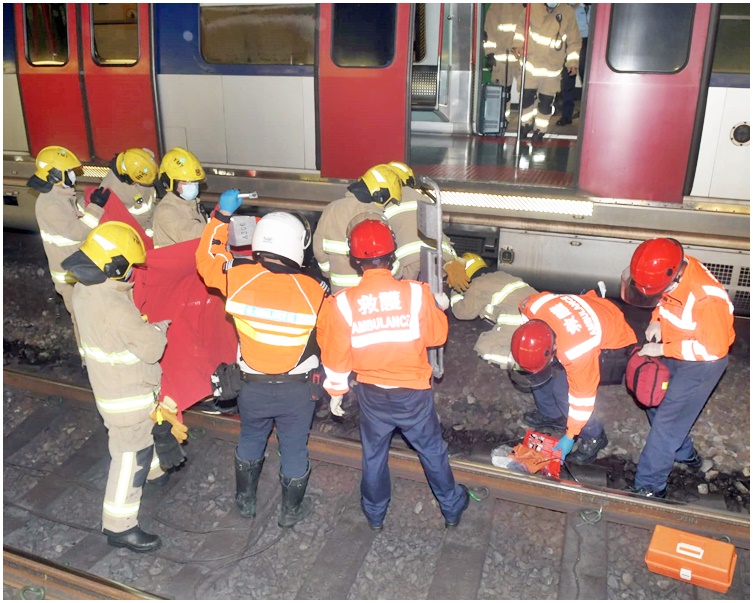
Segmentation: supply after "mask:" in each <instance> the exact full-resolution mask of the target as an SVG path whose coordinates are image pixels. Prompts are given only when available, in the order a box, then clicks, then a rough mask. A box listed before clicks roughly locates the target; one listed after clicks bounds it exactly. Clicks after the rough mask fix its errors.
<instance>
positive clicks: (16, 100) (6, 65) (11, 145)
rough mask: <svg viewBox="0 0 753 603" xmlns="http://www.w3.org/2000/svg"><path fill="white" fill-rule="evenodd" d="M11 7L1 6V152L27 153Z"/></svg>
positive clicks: (10, 5) (27, 146)
mask: <svg viewBox="0 0 753 603" xmlns="http://www.w3.org/2000/svg"><path fill="white" fill-rule="evenodd" d="M15 37H16V32H15V24H14V22H13V5H12V4H3V151H5V152H6V153H8V152H13V151H15V152H18V153H28V152H29V143H28V141H27V140H26V128H25V127H24V112H23V108H22V107H21V93H20V91H19V89H18V74H17V73H16V47H15Z"/></svg>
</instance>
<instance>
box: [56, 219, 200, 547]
mask: <svg viewBox="0 0 753 603" xmlns="http://www.w3.org/2000/svg"><path fill="white" fill-rule="evenodd" d="M145 260H146V251H145V249H144V243H143V241H142V240H141V238H140V237H139V235H138V234H137V233H136V231H135V230H134V229H133V228H132V227H131V226H129V225H127V224H124V223H123V222H105V223H104V224H100V225H99V226H97V227H96V228H94V230H92V231H91V233H90V234H89V236H88V237H87V238H86V241H84V243H83V245H82V246H81V249H80V250H79V251H77V252H76V253H74V254H73V255H72V256H70V257H69V258H68V259H66V260H65V261H64V262H63V268H64V269H66V270H69V271H70V272H71V273H72V274H73V275H75V277H76V278H77V279H78V283H76V286H75V288H74V290H73V311H74V313H75V315H76V318H77V320H78V324H79V328H80V330H81V345H82V346H83V349H84V352H85V354H86V366H87V369H88V374H89V381H90V383H91V387H92V391H93V392H94V398H95V400H96V402H97V410H98V411H99V414H100V415H102V419H103V420H104V423H105V427H107V432H108V447H109V450H110V456H111V461H110V470H109V473H108V475H107V486H106V489H105V500H104V505H103V508H102V531H103V532H104V533H105V534H106V535H107V542H108V544H110V545H112V546H116V547H125V548H128V549H130V550H132V551H135V552H137V553H146V552H149V551H153V550H155V549H157V548H159V546H160V544H161V540H160V537H159V536H156V535H154V534H148V533H147V532H144V531H143V530H142V529H141V528H140V527H139V523H138V513H139V505H140V503H141V490H142V487H143V485H144V483H145V482H147V480H148V481H150V482H152V481H157V480H159V481H158V483H161V482H164V481H165V480H166V476H165V472H164V470H163V469H162V468H161V467H160V461H161V459H162V456H161V455H160V457H159V458H158V456H156V455H155V454H154V438H153V437H152V430H153V429H154V428H155V425H154V422H153V421H152V419H151V418H150V413H152V412H153V411H154V410H155V403H156V400H157V397H158V394H159V389H160V380H161V377H162V370H161V368H160V365H159V359H160V358H161V357H162V354H163V352H164V350H165V345H166V344H167V327H168V325H169V323H170V321H167V320H163V321H161V322H157V323H152V324H150V323H148V322H146V321H145V320H144V319H143V317H142V315H141V313H140V312H139V310H138V309H137V308H136V306H135V305H134V303H133V282H130V281H129V279H130V275H131V270H132V268H133V266H135V265H138V264H143V263H144V261H145ZM166 405H167V406H169V402H168V403H166ZM161 406H162V405H161V404H160V405H158V406H157V410H160V411H163V410H164V412H165V414H169V412H170V409H169V408H164V409H162V408H161ZM173 406H174V403H173ZM173 414H174V413H173ZM168 428H169V426H168ZM184 430H185V427H184ZM184 435H185V434H184ZM167 436H169V439H167V440H166V442H167V444H168V446H167V447H170V448H171V452H176V451H177V452H180V446H179V445H178V442H177V440H176V438H175V437H173V435H171V434H170V433H169V432H168V433H167ZM170 439H171V440H172V443H170ZM184 439H185V438H184ZM163 444H164V442H163ZM164 447H165V446H163V448H164ZM179 456H180V460H182V454H180V455H179ZM163 464H165V463H163ZM163 476H164V477H163Z"/></svg>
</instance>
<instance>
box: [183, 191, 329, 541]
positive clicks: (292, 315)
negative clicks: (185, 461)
mask: <svg viewBox="0 0 753 603" xmlns="http://www.w3.org/2000/svg"><path fill="white" fill-rule="evenodd" d="M240 205H241V199H239V198H238V191H237V190H234V189H232V190H228V191H225V192H224V193H222V195H221V196H220V202H219V211H216V212H215V213H214V215H213V217H212V218H211V219H210V221H209V224H208V225H207V227H206V229H205V230H204V234H203V235H202V237H201V242H200V243H199V247H198V249H197V250H196V266H197V269H198V271H199V274H200V275H201V277H202V278H203V279H204V282H205V283H206V285H207V286H208V287H215V288H216V289H218V290H219V291H220V292H221V293H222V294H223V295H224V296H225V298H226V302H225V310H226V312H227V313H228V314H230V315H231V316H232V317H233V319H234V321H235V326H236V330H237V331H238V339H239V347H238V365H239V366H240V381H241V391H240V393H239V394H238V410H239V412H240V416H241V432H240V437H239V439H238V447H237V449H236V452H235V483H236V495H235V500H236V504H237V506H238V510H239V512H240V514H241V516H243V517H247V518H251V517H255V516H256V491H257V488H258V485H259V477H260V476H261V471H262V467H263V466H264V452H265V450H266V447H267V440H268V438H269V435H270V434H271V433H272V427H273V426H275V425H276V426H277V439H278V440H279V445H280V455H281V463H280V486H281V489H282V506H281V508H280V514H279V518H278V521H277V524H278V525H279V526H280V527H282V528H289V527H292V526H294V525H295V524H297V523H298V522H299V521H301V520H303V519H305V518H306V517H307V516H308V515H309V514H310V513H311V511H312V510H313V501H312V500H311V498H310V497H307V496H304V495H305V494H306V488H307V486H308V482H309V478H310V477H311V463H310V462H309V459H308V447H307V445H308V436H309V431H310V429H311V423H312V420H313V417H314V408H315V401H314V398H313V397H312V396H313V392H312V384H311V377H312V374H313V373H314V372H316V371H317V369H318V367H319V357H318V352H319V351H318V348H317V346H316V335H315V327H316V323H317V315H318V313H319V308H320V307H321V305H322V301H323V300H324V295H325V291H324V287H322V285H321V284H320V283H319V282H317V281H316V280H314V279H313V278H311V277H310V276H307V275H305V274H303V273H302V272H301V267H302V265H303V255H304V250H305V249H306V248H307V247H308V246H309V245H310V244H311V229H310V227H309V225H308V222H307V221H306V220H305V218H303V217H302V216H299V215H294V214H292V213H286V212H271V213H268V214H266V215H265V216H263V217H262V219H261V220H259V222H258V223H257V224H256V227H255V228H254V233H253V235H252V239H251V248H252V250H253V251H252V257H251V258H248V257H233V254H232V253H231V252H229V251H228V250H227V240H228V225H229V223H230V218H231V216H232V215H233V213H235V211H236V210H237V209H238V208H239V207H240Z"/></svg>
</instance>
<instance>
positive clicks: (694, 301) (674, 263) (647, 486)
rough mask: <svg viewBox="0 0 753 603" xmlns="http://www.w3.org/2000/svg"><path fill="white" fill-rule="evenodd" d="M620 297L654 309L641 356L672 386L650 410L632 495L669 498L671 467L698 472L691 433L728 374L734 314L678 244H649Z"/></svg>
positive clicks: (639, 255) (632, 262)
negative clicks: (656, 364)
mask: <svg viewBox="0 0 753 603" xmlns="http://www.w3.org/2000/svg"><path fill="white" fill-rule="evenodd" d="M621 295H622V299H624V300H625V301H626V302H628V303H629V304H632V305H635V306H639V307H643V308H654V310H653V313H652V314H651V322H650V323H649V325H648V328H647V329H646V340H647V342H648V343H646V344H645V345H644V346H643V348H641V351H640V352H639V355H641V356H663V359H662V362H663V363H664V364H665V365H666V366H667V368H668V369H669V372H670V379H669V388H668V389H667V393H666V395H665V396H664V399H663V400H662V402H661V404H659V406H654V407H651V408H648V409H646V416H647V417H648V422H649V423H650V424H651V429H650V430H649V432H648V438H647V439H646V445H645V446H644V447H643V452H641V456H640V459H639V460H638V468H637V469H636V472H635V484H634V487H633V488H632V489H631V491H632V492H634V493H636V494H639V495H641V496H647V497H657V498H664V497H665V496H666V494H667V480H668V479H669V474H670V473H671V472H672V467H673V466H674V463H684V464H685V465H687V466H688V467H691V468H698V467H700V466H701V463H702V460H701V457H700V456H699V454H698V452H697V451H696V449H695V448H694V447H693V440H692V439H691V438H690V429H691V428H692V427H693V424H694V423H695V421H696V419H697V418H698V416H699V415H700V414H701V411H702V410H703V407H704V406H705V405H706V402H707V400H708V399H709V396H710V395H711V392H712V391H714V388H715V387H716V384H717V383H719V380H720V379H721V378H722V374H723V373H724V371H725V369H726V368H727V363H728V357H727V355H728V353H729V348H730V346H731V345H732V343H733V342H734V341H735V330H734V316H733V312H734V308H733V306H732V302H730V299H729V296H728V295H727V292H726V291H725V290H724V287H722V285H720V284H719V281H717V280H716V279H715V278H714V277H713V276H712V274H711V273H710V272H709V271H708V270H707V269H706V267H705V266H704V265H703V264H701V263H700V262H699V261H698V260H697V259H695V258H693V257H690V256H686V255H684V253H683V248H682V245H680V243H679V242H678V241H675V240H674V239H651V240H649V241H644V242H643V243H641V244H640V245H639V246H638V248H637V249H636V250H635V252H634V253H633V257H632V259H631V260H630V266H629V267H628V268H626V269H625V271H624V272H623V273H622V290H621Z"/></svg>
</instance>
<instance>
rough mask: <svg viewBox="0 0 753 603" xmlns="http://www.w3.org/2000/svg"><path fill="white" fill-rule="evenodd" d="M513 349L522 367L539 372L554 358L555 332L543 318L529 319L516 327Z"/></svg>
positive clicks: (513, 354) (525, 369)
mask: <svg viewBox="0 0 753 603" xmlns="http://www.w3.org/2000/svg"><path fill="white" fill-rule="evenodd" d="M511 349H512V357H513V359H514V360H515V362H516V363H517V364H518V366H520V368H522V369H523V370H524V371H527V372H529V373H539V372H541V371H543V370H544V369H545V368H546V367H547V366H549V364H551V362H552V359H553V358H554V332H553V331H552V329H551V328H550V327H549V325H548V324H546V323H545V322H544V321H543V320H537V319H534V320H529V321H528V322H525V323H523V324H522V325H520V326H519V327H518V328H517V329H515V332H514V333H513V334H512V345H511Z"/></svg>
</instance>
